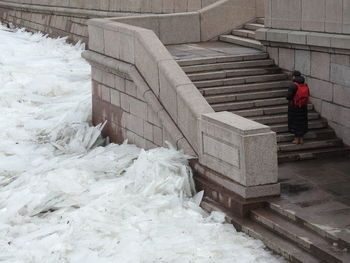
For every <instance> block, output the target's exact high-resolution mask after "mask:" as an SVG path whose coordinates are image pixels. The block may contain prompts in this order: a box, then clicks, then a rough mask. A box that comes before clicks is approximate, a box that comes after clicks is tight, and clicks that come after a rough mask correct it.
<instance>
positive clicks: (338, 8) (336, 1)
mask: <svg viewBox="0 0 350 263" xmlns="http://www.w3.org/2000/svg"><path fill="white" fill-rule="evenodd" d="M325 10H326V17H325V31H326V32H332V33H342V23H343V21H342V15H341V14H342V13H343V0H326V8H325Z"/></svg>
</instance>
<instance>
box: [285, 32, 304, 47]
mask: <svg viewBox="0 0 350 263" xmlns="http://www.w3.org/2000/svg"><path fill="white" fill-rule="evenodd" d="M306 36H307V32H302V31H290V32H289V33H288V42H289V43H293V44H299V45H306Z"/></svg>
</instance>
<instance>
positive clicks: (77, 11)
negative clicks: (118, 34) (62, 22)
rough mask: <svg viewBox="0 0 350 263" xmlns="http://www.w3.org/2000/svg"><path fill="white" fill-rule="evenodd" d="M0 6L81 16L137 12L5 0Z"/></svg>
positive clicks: (118, 14)
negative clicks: (8, 0)
mask: <svg viewBox="0 0 350 263" xmlns="http://www.w3.org/2000/svg"><path fill="white" fill-rule="evenodd" d="M0 7H5V8H11V9H14V10H21V11H27V12H38V13H46V14H53V15H71V16H74V17H81V18H93V17H119V16H135V15H138V14H137V13H131V12H114V11H100V10H90V9H82V8H74V7H63V6H62V7H59V6H45V5H33V4H23V3H11V2H7V1H0Z"/></svg>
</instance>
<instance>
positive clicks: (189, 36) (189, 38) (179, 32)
mask: <svg viewBox="0 0 350 263" xmlns="http://www.w3.org/2000/svg"><path fill="white" fill-rule="evenodd" d="M159 31H160V33H159V38H160V40H161V41H162V42H163V43H164V44H178V43H191V42H199V41H200V18H199V13H186V14H185V13H184V14H169V15H163V16H160V17H159Z"/></svg>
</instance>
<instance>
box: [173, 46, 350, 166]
mask: <svg viewBox="0 0 350 263" xmlns="http://www.w3.org/2000/svg"><path fill="white" fill-rule="evenodd" d="M178 63H179V64H180V66H181V67H182V69H183V70H184V72H185V73H186V74H187V75H188V77H189V78H190V79H191V80H192V81H193V83H194V84H195V85H196V87H197V88H198V89H199V91H200V92H201V93H202V95H203V96H204V97H205V98H206V100H207V101H208V102H209V104H210V105H211V106H212V107H213V109H214V110H215V111H229V112H233V113H235V114H238V115H240V116H242V117H246V118H248V119H251V120H254V121H257V122H260V123H262V124H265V125H268V126H270V127H271V129H272V130H273V131H275V132H276V133H277V142H278V159H279V162H286V161H295V160H303V159H313V158H317V157H323V156H330V155H344V154H347V153H349V152H350V151H349V148H348V147H345V146H344V145H343V143H342V140H340V139H338V138H337V137H336V135H335V133H334V131H333V130H332V129H331V128H330V127H328V125H327V121H326V120H325V119H323V118H322V117H321V116H320V115H319V114H318V113H317V112H316V111H315V110H314V107H313V105H312V104H309V105H308V108H309V129H310V131H309V132H308V133H307V134H306V136H305V142H304V144H301V145H294V144H292V143H291V141H292V140H293V135H292V134H290V133H288V127H287V126H288V125H287V110H288V104H287V100H286V94H287V89H288V84H289V83H290V80H288V76H287V74H285V73H283V72H282V71H281V69H280V68H278V67H277V66H276V65H275V64H274V61H273V60H272V59H270V58H269V55H268V54H267V53H264V52H261V53H259V54H250V55H235V56H222V57H220V56H218V57H211V58H198V59H183V60H178Z"/></svg>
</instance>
